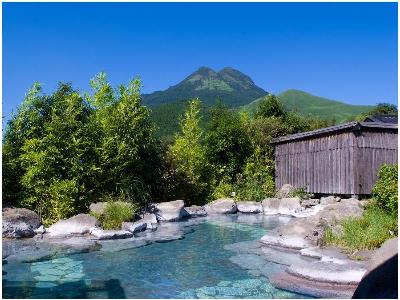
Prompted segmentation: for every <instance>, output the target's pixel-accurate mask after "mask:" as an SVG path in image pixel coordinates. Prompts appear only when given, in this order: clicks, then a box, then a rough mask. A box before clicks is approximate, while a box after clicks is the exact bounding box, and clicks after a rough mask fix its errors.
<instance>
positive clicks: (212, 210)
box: [204, 198, 237, 214]
mask: <svg viewBox="0 0 400 300" xmlns="http://www.w3.org/2000/svg"><path fill="white" fill-rule="evenodd" d="M204 209H205V210H206V212H207V214H234V213H236V212H237V206H236V203H235V200H233V199H231V198H222V199H218V200H215V201H212V202H210V203H208V204H206V205H205V206H204Z"/></svg>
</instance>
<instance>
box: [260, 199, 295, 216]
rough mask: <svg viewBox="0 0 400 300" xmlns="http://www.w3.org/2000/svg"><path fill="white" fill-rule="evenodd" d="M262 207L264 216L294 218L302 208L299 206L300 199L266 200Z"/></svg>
mask: <svg viewBox="0 0 400 300" xmlns="http://www.w3.org/2000/svg"><path fill="white" fill-rule="evenodd" d="M262 207H263V211H264V214H265V215H275V214H281V215H289V216H294V215H296V214H297V213H298V212H300V211H301V210H302V209H303V208H302V207H301V205H300V198H299V197H294V198H282V199H278V198H267V199H264V200H263V201H262Z"/></svg>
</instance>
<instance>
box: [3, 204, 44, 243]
mask: <svg viewBox="0 0 400 300" xmlns="http://www.w3.org/2000/svg"><path fill="white" fill-rule="evenodd" d="M2 215H3V223H2V228H3V237H6V238H26V237H32V236H34V235H35V229H37V228H38V227H39V226H40V219H39V216H38V214H37V213H35V212H33V211H31V210H29V209H26V208H6V209H4V210H3V214H2Z"/></svg>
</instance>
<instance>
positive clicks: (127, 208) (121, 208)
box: [92, 201, 137, 229]
mask: <svg viewBox="0 0 400 300" xmlns="http://www.w3.org/2000/svg"><path fill="white" fill-rule="evenodd" d="M136 210H137V209H136V206H135V205H133V204H131V203H128V202H120V201H118V202H113V201H110V202H107V205H106V207H105V209H104V212H103V213H102V214H100V215H99V214H93V213H92V215H93V216H94V217H96V218H97V219H98V220H99V221H100V223H101V226H102V228H103V229H121V225H122V222H128V221H132V220H133V216H134V214H135V212H136Z"/></svg>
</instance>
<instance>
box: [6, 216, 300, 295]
mask: <svg viewBox="0 0 400 300" xmlns="http://www.w3.org/2000/svg"><path fill="white" fill-rule="evenodd" d="M287 221H288V219H287V218H282V217H276V216H258V217H255V216H243V215H236V216H230V217H225V216H221V217H218V218H206V219H203V220H196V221H189V222H179V223H173V224H166V225H165V226H166V227H165V228H166V229H165V230H167V232H169V234H170V238H163V239H160V237H161V235H162V233H163V229H162V228H163V227H162V228H161V229H159V230H158V231H159V232H158V233H157V231H155V232H153V233H148V232H147V233H142V234H141V235H139V236H138V237H137V238H136V239H137V240H141V241H142V242H143V243H142V244H135V242H134V239H131V240H125V241H123V240H114V241H107V242H102V248H101V249H100V250H97V251H91V252H87V253H74V254H66V253H62V252H61V253H58V255H55V256H53V257H52V258H51V259H41V260H40V261H34V262H29V263H27V262H24V263H22V262H18V261H14V260H10V259H9V260H7V259H6V260H4V259H3V297H4V298H299V297H302V296H301V295H298V294H294V293H290V292H286V291H282V290H279V289H276V288H274V287H272V286H271V285H270V284H269V282H268V280H267V278H266V277H265V276H263V274H261V273H260V272H257V271H255V270H252V268H251V267H249V268H243V265H246V264H249V263H251V262H253V264H257V263H258V262H257V259H260V258H258V257H257V256H243V258H244V259H241V256H240V255H239V256H238V255H237V253H235V252H234V251H231V250H229V249H230V247H232V246H235V245H239V246H240V247H242V245H243V247H244V246H245V245H246V244H247V243H246V242H249V243H248V245H252V243H253V244H254V242H252V241H255V240H257V239H259V238H260V237H261V236H263V235H264V234H265V233H266V232H267V231H268V230H271V229H273V228H275V227H276V226H277V225H279V224H281V223H282V222H287ZM163 226H164V225H163ZM157 235H158V236H157ZM174 238H178V239H176V240H174ZM243 242H245V243H243ZM132 247H133V248H132ZM236 247H238V246H236ZM283 268H284V266H282V265H280V264H277V263H273V262H267V263H266V264H265V262H264V265H263V272H271V273H273V272H278V271H280V270H282V269H283Z"/></svg>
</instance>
